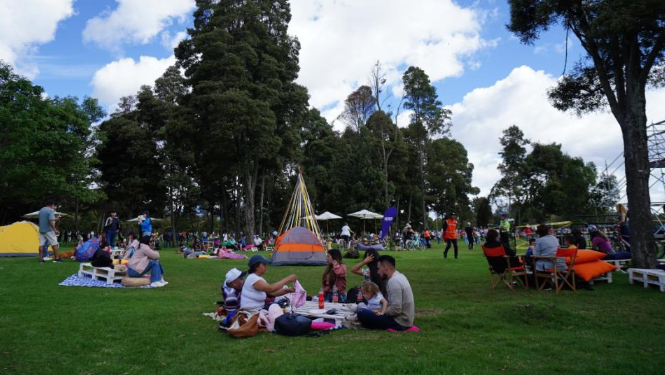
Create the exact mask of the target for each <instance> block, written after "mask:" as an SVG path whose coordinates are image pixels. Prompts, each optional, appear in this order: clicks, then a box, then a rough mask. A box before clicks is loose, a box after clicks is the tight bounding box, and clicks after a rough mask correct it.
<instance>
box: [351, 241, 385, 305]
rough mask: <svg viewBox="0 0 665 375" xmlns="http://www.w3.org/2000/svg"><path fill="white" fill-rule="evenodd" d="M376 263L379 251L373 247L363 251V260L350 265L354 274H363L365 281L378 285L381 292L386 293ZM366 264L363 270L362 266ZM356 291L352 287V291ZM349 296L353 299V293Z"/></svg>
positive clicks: (377, 262)
mask: <svg viewBox="0 0 665 375" xmlns="http://www.w3.org/2000/svg"><path fill="white" fill-rule="evenodd" d="M378 265H379V252H378V251H376V250H374V249H369V250H367V251H365V255H364V256H363V260H362V261H361V262H360V263H358V264H356V265H354V266H353V267H351V272H353V273H355V274H356V275H360V276H364V277H365V281H371V282H373V283H374V284H376V285H378V286H379V290H380V291H381V293H383V294H384V295H386V294H387V293H386V282H385V281H384V280H383V279H382V278H381V275H379V271H378ZM365 266H367V269H365V270H364V271H363V267H365ZM355 292H357V291H356V290H355V289H354V293H355ZM349 297H350V298H351V301H352V302H353V301H355V298H354V297H355V295H353V296H349Z"/></svg>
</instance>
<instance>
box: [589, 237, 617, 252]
mask: <svg viewBox="0 0 665 375" xmlns="http://www.w3.org/2000/svg"><path fill="white" fill-rule="evenodd" d="M591 245H592V246H593V248H597V249H598V250H600V251H602V252H603V253H611V252H612V244H611V243H610V241H608V240H606V239H604V238H603V237H601V236H596V237H594V238H593V240H592V241H591Z"/></svg>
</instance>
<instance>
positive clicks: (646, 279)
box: [628, 268, 665, 292]
mask: <svg viewBox="0 0 665 375" xmlns="http://www.w3.org/2000/svg"><path fill="white" fill-rule="evenodd" d="M635 281H640V282H642V284H643V285H644V287H645V288H648V287H649V285H656V286H658V288H659V289H660V291H661V292H665V271H663V270H660V269H644V268H629V269H628V282H629V283H631V284H633V283H634V282H635Z"/></svg>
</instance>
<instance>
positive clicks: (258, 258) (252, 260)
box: [247, 254, 272, 267]
mask: <svg viewBox="0 0 665 375" xmlns="http://www.w3.org/2000/svg"><path fill="white" fill-rule="evenodd" d="M257 263H263V264H272V260H270V259H266V258H264V257H262V256H261V255H258V254H257V255H253V256H252V257H251V258H249V262H248V263H247V265H248V266H249V267H252V266H253V265H255V264H257Z"/></svg>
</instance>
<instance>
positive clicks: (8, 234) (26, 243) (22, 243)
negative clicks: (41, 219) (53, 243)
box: [0, 221, 39, 257]
mask: <svg viewBox="0 0 665 375" xmlns="http://www.w3.org/2000/svg"><path fill="white" fill-rule="evenodd" d="M38 255H39V227H37V226H36V225H35V224H33V223H31V222H28V221H21V222H17V223H14V224H11V225H7V226H4V227H0V257H26V256H27V257H35V256H38Z"/></svg>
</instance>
